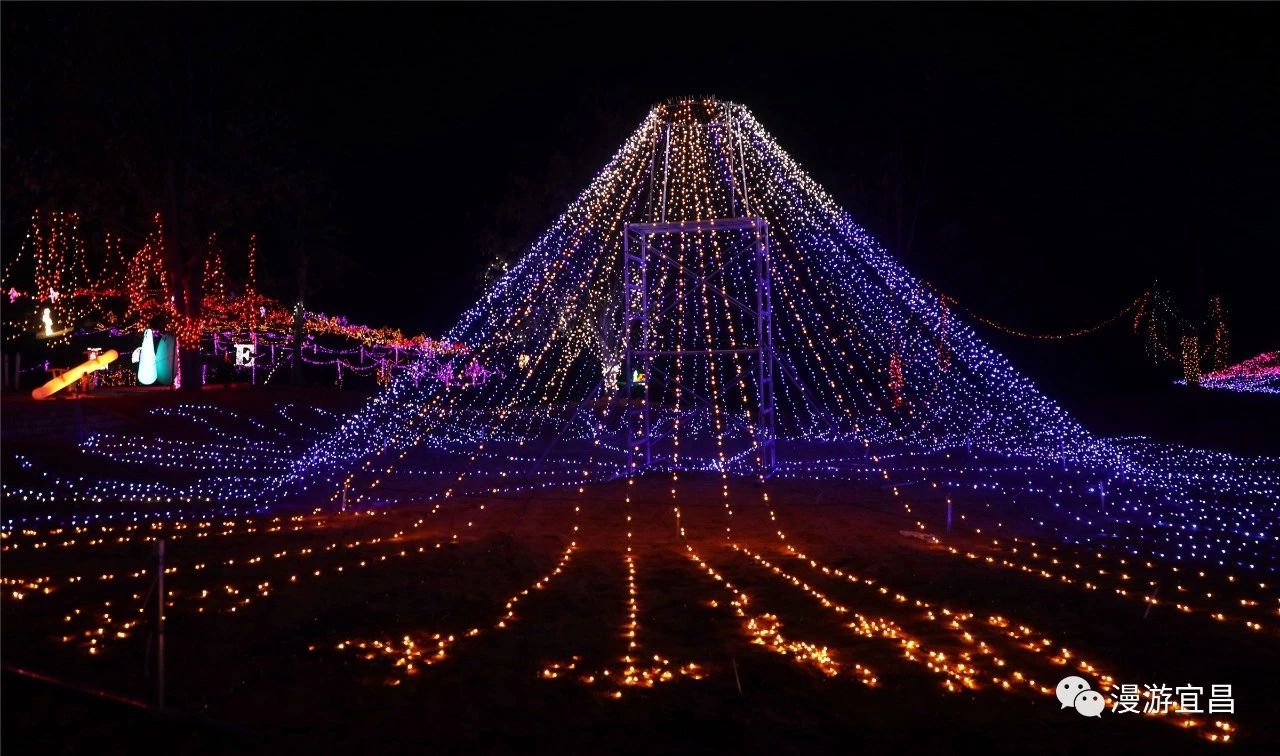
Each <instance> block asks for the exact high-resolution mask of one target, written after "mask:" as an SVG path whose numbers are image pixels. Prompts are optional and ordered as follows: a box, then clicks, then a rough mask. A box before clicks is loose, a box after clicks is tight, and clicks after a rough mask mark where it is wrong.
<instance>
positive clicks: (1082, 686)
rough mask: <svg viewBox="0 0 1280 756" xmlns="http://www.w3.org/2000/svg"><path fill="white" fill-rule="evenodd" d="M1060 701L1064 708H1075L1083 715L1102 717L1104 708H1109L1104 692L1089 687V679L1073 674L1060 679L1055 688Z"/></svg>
mask: <svg viewBox="0 0 1280 756" xmlns="http://www.w3.org/2000/svg"><path fill="white" fill-rule="evenodd" d="M1055 692H1056V693H1057V695H1058V701H1059V702H1061V704H1062V708H1064V709H1068V708H1071V709H1075V710H1076V711H1077V712H1079V714H1080V716H1082V717H1098V718H1099V719H1101V718H1102V710H1103V709H1105V708H1107V700H1106V699H1105V698H1103V696H1102V694H1101V693H1099V692H1098V691H1096V690H1093V689H1091V688H1090V687H1089V681H1088V680H1086V679H1084V678H1083V677H1077V676H1075V675H1071V676H1069V677H1064V678H1062V679H1061V680H1059V681H1058V687H1057V688H1056V689H1055Z"/></svg>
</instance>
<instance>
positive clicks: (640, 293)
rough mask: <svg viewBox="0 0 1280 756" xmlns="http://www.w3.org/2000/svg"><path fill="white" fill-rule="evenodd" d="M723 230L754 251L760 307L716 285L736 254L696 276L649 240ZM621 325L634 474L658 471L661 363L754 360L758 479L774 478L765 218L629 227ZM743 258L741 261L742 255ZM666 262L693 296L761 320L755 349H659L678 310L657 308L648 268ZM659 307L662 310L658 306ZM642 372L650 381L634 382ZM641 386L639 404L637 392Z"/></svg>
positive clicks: (625, 235) (770, 316)
mask: <svg viewBox="0 0 1280 756" xmlns="http://www.w3.org/2000/svg"><path fill="white" fill-rule="evenodd" d="M722 231H738V232H747V233H749V234H750V237H751V244H750V245H749V247H747V250H746V251H749V252H751V254H752V255H753V256H754V263H755V264H754V271H755V302H754V303H751V302H744V301H742V299H740V298H739V297H736V296H733V295H732V294H731V293H730V292H729V291H728V290H727V288H726V287H724V286H722V285H721V284H719V283H717V282H716V279H717V278H718V277H719V276H720V274H721V273H722V271H723V269H724V268H725V266H727V265H728V264H729V263H730V261H732V260H733V259H734V257H735V256H733V255H731V256H728V257H726V258H725V259H724V260H722V261H720V262H719V264H718V265H717V266H716V267H714V268H712V269H711V270H697V271H695V270H691V269H689V268H688V267H686V266H685V265H684V264H683V263H682V262H680V261H679V260H676V259H674V258H672V257H671V256H670V255H668V254H667V253H665V252H664V251H663V250H662V249H660V248H657V246H656V245H654V244H651V240H652V239H653V238H654V237H657V236H663V235H671V236H679V235H694V234H709V233H715V232H722ZM622 248H623V257H624V266H623V301H624V304H623V320H622V354H623V370H624V371H625V372H624V373H623V381H624V385H625V387H626V388H625V390H624V391H623V393H622V397H623V401H624V403H625V406H626V417H627V422H626V429H627V465H628V468H629V469H630V470H632V471H634V472H638V471H639V470H640V468H641V467H649V466H651V465H652V464H653V441H654V437H653V431H654V427H653V417H652V413H653V407H652V405H651V403H650V391H649V387H650V383H651V380H650V376H652V375H653V361H654V358H655V357H680V358H688V359H700V358H705V359H711V358H714V357H715V356H717V355H734V354H741V355H748V356H752V357H754V358H755V362H756V386H757V391H756V425H757V439H756V441H757V444H758V452H759V454H758V458H759V460H760V467H761V470H760V475H761V477H768V476H770V475H772V474H773V471H774V469H775V468H776V465H777V451H776V448H775V438H776V414H777V412H776V406H775V403H774V353H773V309H772V285H771V280H770V275H771V272H770V271H771V268H770V264H769V225H768V223H766V222H765V220H764V219H763V218H756V217H745V218H721V219H711V220H698V221H678V222H664V223H628V224H627V225H626V228H625V230H624V232H623V244H622ZM739 254H742V253H741V252H740V253H739ZM654 261H661V262H662V263H665V264H667V265H669V266H672V269H673V271H674V273H673V274H674V275H676V276H679V277H682V278H684V280H685V281H686V282H688V283H691V284H692V286H693V287H694V288H695V289H698V290H702V291H705V292H709V293H714V294H717V295H719V296H721V297H723V298H724V300H725V301H726V302H728V303H730V304H731V305H732V306H733V307H735V308H737V309H738V310H741V311H742V312H743V313H745V314H746V315H747V316H749V317H752V318H754V319H755V324H756V331H755V333H756V339H755V341H756V343H755V344H753V345H751V346H740V347H733V348H722V349H715V348H705V349H684V348H676V349H656V348H654V334H655V329H656V327H657V326H660V325H663V323H662V322H661V321H662V319H663V318H664V316H667V315H669V313H670V311H671V309H672V308H673V307H674V306H675V305H674V304H666V305H665V306H662V307H661V309H659V308H658V307H655V302H653V301H651V298H652V297H651V292H652V290H651V288H650V280H649V269H650V264H651V263H652V262H654ZM656 304H657V305H662V304H663V303H661V302H657V303H656ZM637 368H638V369H639V373H640V374H642V375H643V377H644V380H636V376H637ZM637 386H639V387H641V388H642V392H641V396H640V397H639V398H636V397H635V396H633V389H634V388H635V387H637Z"/></svg>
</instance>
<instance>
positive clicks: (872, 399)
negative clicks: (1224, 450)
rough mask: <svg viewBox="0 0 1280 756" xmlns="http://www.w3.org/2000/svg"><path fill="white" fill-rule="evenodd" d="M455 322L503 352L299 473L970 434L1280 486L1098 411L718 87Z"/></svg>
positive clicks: (463, 471)
mask: <svg viewBox="0 0 1280 756" xmlns="http://www.w3.org/2000/svg"><path fill="white" fill-rule="evenodd" d="M447 337H448V338H450V339H454V340H458V341H462V342H464V343H467V344H473V345H476V349H477V355H478V357H479V359H481V360H482V361H483V362H484V363H485V364H486V365H491V366H496V367H497V371H496V372H495V374H494V375H493V376H491V377H488V379H487V380H486V381H484V382H483V383H480V384H476V385H468V384H464V385H460V386H458V385H455V386H444V385H441V384H439V383H434V382H432V381H430V380H429V378H430V376H429V375H413V374H408V375H405V376H404V377H402V378H401V379H400V380H398V381H397V382H396V383H395V384H394V385H393V386H391V387H389V388H388V389H387V390H386V391H384V392H383V393H381V394H380V395H378V396H376V397H375V398H373V399H372V400H371V401H370V402H369V403H368V405H367V406H366V407H365V408H364V409H363V410H362V411H361V412H359V413H356V414H355V415H353V416H351V417H350V418H348V419H347V421H346V422H345V423H343V424H342V425H341V427H339V428H338V429H337V430H336V431H335V432H333V433H332V434H329V435H327V436H326V437H324V438H322V439H320V440H319V441H318V442H317V443H315V444H314V445H313V446H312V447H311V448H310V449H309V450H308V451H307V452H306V453H305V454H303V455H302V456H301V457H300V458H299V459H298V460H296V461H295V463H294V464H293V465H292V467H291V472H290V478H291V479H294V480H296V481H305V482H306V483H308V484H310V483H313V482H315V481H317V480H321V481H324V482H325V484H327V485H329V486H330V487H331V488H330V490H331V491H334V493H333V496H335V497H337V496H342V497H346V496H348V495H350V496H353V497H355V500H356V501H360V502H363V503H373V502H388V501H394V500H396V499H397V494H396V491H397V490H399V491H401V492H403V495H405V496H410V497H414V496H417V495H419V494H420V493H421V491H422V483H423V480H422V478H423V476H424V475H427V474H428V473H424V471H431V472H430V473H429V475H433V476H434V477H435V478H436V479H437V480H438V483H439V490H438V491H437V492H436V495H443V496H446V497H447V496H452V495H456V494H459V493H463V492H467V491H477V492H497V491H500V490H501V491H509V490H513V489H519V488H528V487H539V486H554V485H569V484H578V483H583V482H592V481H599V480H609V479H614V478H618V477H625V476H635V475H640V474H643V473H644V472H646V471H650V470H663V471H716V472H720V473H727V474H734V475H739V474H740V475H746V476H756V477H758V478H766V477H769V476H771V475H782V476H788V477H813V476H821V477H832V476H834V477H843V476H857V475H861V474H864V473H865V474H870V473H871V472H872V471H875V472H876V473H878V472H879V471H880V470H882V469H883V465H884V463H883V458H885V457H886V456H894V455H902V454H910V455H912V458H919V457H922V456H926V455H935V456H946V455H947V454H949V452H950V451H952V450H957V449H960V450H964V451H965V452H968V453H969V454H970V455H972V454H976V453H987V454H991V455H994V456H996V457H997V458H1001V459H1016V460H1019V462H1018V464H1020V465H1027V464H1031V465H1045V466H1048V465H1053V466H1055V467H1057V466H1061V467H1062V468H1063V469H1065V468H1066V467H1067V466H1071V467H1072V468H1073V469H1074V468H1081V469H1089V470H1094V471H1097V470H1101V471H1103V472H1101V473H1097V474H1094V475H1093V477H1094V478H1098V479H1099V480H1101V477H1100V476H1102V475H1104V474H1105V476H1107V477H1108V478H1110V477H1116V476H1119V477H1122V478H1126V479H1127V480H1128V481H1129V482H1130V483H1131V484H1133V485H1141V486H1146V487H1155V488H1162V489H1166V490H1167V489H1171V488H1173V489H1180V490H1185V488H1186V487H1187V485H1188V481H1191V480H1193V479H1194V480H1200V479H1201V477H1202V476H1201V473H1202V472H1204V471H1206V470H1207V469H1214V470H1217V471H1218V472H1220V473H1223V474H1221V475H1217V476H1203V478H1204V480H1206V481H1208V482H1207V483H1205V485H1208V486H1209V487H1210V488H1212V489H1214V490H1215V491H1227V492H1233V493H1235V494H1240V493H1249V494H1257V493H1258V492H1259V491H1260V490H1261V491H1267V492H1270V491H1273V490H1274V486H1275V482H1274V478H1270V477H1266V476H1264V477H1263V478H1261V479H1260V478H1258V477H1257V475H1255V472H1256V470H1255V467H1254V465H1253V463H1252V462H1251V461H1250V460H1244V459H1239V458H1235V457H1228V456H1227V455H1213V454H1208V453H1203V452H1192V451H1189V450H1179V451H1178V452H1176V453H1174V452H1172V451H1171V450H1170V449H1168V448H1166V447H1160V446H1157V445H1153V444H1142V443H1137V442H1134V441H1118V440H1104V439H1099V438H1096V437H1094V436H1093V435H1091V434H1090V433H1088V432H1087V431H1086V430H1085V429H1084V428H1083V427H1082V426H1081V425H1080V424H1079V423H1078V422H1076V421H1075V420H1074V419H1073V418H1072V417H1071V416H1070V415H1069V414H1068V413H1066V412H1065V411H1064V410H1063V409H1062V408H1060V407H1059V406H1058V405H1057V404H1055V403H1054V402H1053V401H1051V400H1050V399H1048V398H1046V397H1045V396H1044V395H1043V394H1041V393H1040V391H1039V390H1037V388H1036V387H1035V386H1034V385H1032V383H1031V382H1030V381H1029V380H1028V379H1026V378H1025V377H1023V376H1022V375H1021V374H1019V373H1018V371H1017V370H1015V369H1014V368H1013V366H1012V365H1011V364H1010V363H1009V362H1008V361H1007V360H1006V359H1005V358H1004V357H1002V356H1001V355H1000V354H998V353H996V352H994V351H993V350H991V349H990V348H989V347H987V346H986V345H985V344H984V343H983V342H982V340H981V339H979V338H978V337H977V335H976V334H975V333H974V331H973V330H972V329H971V328H970V327H969V326H968V325H967V324H966V323H965V322H964V320H963V319H962V318H960V317H957V315H956V314H955V313H954V312H952V311H950V310H949V309H948V307H947V303H946V301H945V300H943V299H941V298H939V297H938V296H937V295H936V294H935V293H933V292H932V291H931V290H930V289H929V288H928V287H927V286H926V285H924V283H923V282H922V281H920V280H918V279H916V278H914V277H912V276H911V275H910V274H909V273H908V272H907V271H906V270H905V269H904V268H903V267H902V266H901V265H900V264H899V263H898V262H897V261H896V260H895V259H894V258H893V257H892V255H891V254H890V253H889V252H887V251H886V250H885V249H884V248H882V247H881V246H880V245H879V244H877V243H876V241H875V240H874V239H872V238H871V237H870V235H868V233H867V232H866V231H865V230H864V229H862V228H861V227H860V226H859V225H858V224H857V223H856V222H855V221H854V220H853V219H852V218H851V217H850V216H849V214H848V213H846V212H845V211H844V210H842V209H841V208H840V207H839V206H838V205H837V204H836V203H835V201H834V200H833V199H832V198H831V197H830V195H828V194H827V193H826V192H825V191H824V190H823V189H822V188H821V187H820V186H818V184H816V183H815V182H814V181H813V179H811V178H810V177H809V176H808V175H807V174H806V173H805V172H804V170H803V169H802V168H801V167H800V166H799V165H798V164H797V163H796V162H795V161H794V160H793V159H792V158H791V157H790V156H788V154H787V153H786V152H785V151H784V150H783V149H782V148H781V147H780V146H779V145H778V143H777V142H776V141H775V140H774V139H773V138H772V137H771V136H770V135H769V133H768V132H766V131H765V129H764V128H763V127H762V126H761V125H760V123H759V122H758V121H757V120H756V119H755V118H754V117H753V116H752V114H751V113H750V112H749V111H748V110H747V109H746V108H745V107H743V106H741V105H738V104H735V103H731V102H726V101H723V100H717V99H714V98H709V97H702V98H686V99H678V100H672V101H669V102H665V103H662V104H659V105H657V106H655V107H654V108H652V110H651V111H650V112H649V114H648V116H647V117H646V118H645V119H644V121H643V122H642V123H641V124H640V126H639V128H638V129H636V131H635V132H634V133H633V134H632V135H631V136H630V137H629V138H628V139H627V140H626V142H625V143H624V144H623V145H622V147H621V149H620V150H618V152H617V153H616V154H615V155H614V156H613V158H612V160H610V162H609V163H608V164H607V165H606V166H605V167H604V169H603V170H601V171H600V172H599V173H598V174H597V175H596V176H595V178H594V179H593V180H592V181H591V183H590V185H589V186H588V187H587V188H586V190H585V191H583V192H582V194H581V195H580V196H579V197H578V198H577V200H576V201H575V202H574V203H573V204H572V205H571V206H570V207H569V208H568V209H567V210H566V211H565V212H564V213H563V214H562V215H561V216H560V217H559V218H558V219H557V220H556V221H555V223H554V224H553V225H552V226H551V227H550V229H548V230H547V231H546V232H545V233H544V234H543V235H542V236H541V237H540V238H538V239H537V240H536V241H535V242H534V243H533V245H532V246H531V247H530V248H529V250H528V251H527V253H526V254H525V255H524V256H523V257H522V258H521V259H520V260H519V262H518V263H516V264H515V265H514V266H513V267H512V268H511V270H510V271H509V273H508V274H507V275H506V276H505V277H503V278H502V279H500V280H498V281H497V282H496V283H495V284H494V285H493V286H492V287H491V288H490V289H489V290H488V291H487V292H486V293H485V294H484V296H483V298H482V299H481V300H480V301H479V302H478V303H477V304H476V305H475V306H473V307H472V308H471V309H469V310H468V311H466V312H465V313H464V314H463V315H462V317H461V319H460V320H459V322H458V323H457V325H456V326H455V327H454V328H453V330H452V331H450V332H449V333H448V334H447ZM872 458H875V459H876V460H878V461H877V463H876V464H870V463H868V462H867V460H868V459H872ZM415 476H416V478H415ZM406 478H415V479H414V480H413V481H412V483H411V484H409V485H408V488H405V485H406V483H405V479H406ZM1210 478H1211V480H1210ZM1259 480H1262V483H1261V488H1260V489H1259V488H1258V485H1257V484H1258V481H1259ZM397 481H399V482H398V483H397ZM1201 482H1203V481H1201ZM1197 485H1199V484H1197ZM339 492H340V493H339Z"/></svg>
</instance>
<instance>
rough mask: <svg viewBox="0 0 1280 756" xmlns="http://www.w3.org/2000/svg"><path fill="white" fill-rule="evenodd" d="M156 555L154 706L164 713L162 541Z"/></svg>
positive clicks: (162, 540) (158, 545)
mask: <svg viewBox="0 0 1280 756" xmlns="http://www.w3.org/2000/svg"><path fill="white" fill-rule="evenodd" d="M156 554H157V555H158V559H157V563H158V564H157V568H156V569H157V572H156V595H157V601H158V604H157V605H156V625H157V631H156V637H157V641H156V673H157V675H156V677H157V682H156V706H157V707H158V708H159V709H160V710H161V711H164V539H163V538H161V539H160V541H159V543H158V544H157V548H156Z"/></svg>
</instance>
